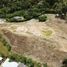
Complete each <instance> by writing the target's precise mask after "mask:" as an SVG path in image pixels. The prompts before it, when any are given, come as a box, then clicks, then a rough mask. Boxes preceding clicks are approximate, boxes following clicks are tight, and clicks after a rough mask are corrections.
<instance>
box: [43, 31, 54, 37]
mask: <svg viewBox="0 0 67 67" xmlns="http://www.w3.org/2000/svg"><path fill="white" fill-rule="evenodd" d="M52 33H53V31H52V30H43V31H42V35H44V37H50V36H51V35H52Z"/></svg>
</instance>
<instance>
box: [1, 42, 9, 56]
mask: <svg viewBox="0 0 67 67" xmlns="http://www.w3.org/2000/svg"><path fill="white" fill-rule="evenodd" d="M0 53H1V54H3V55H4V56H8V54H9V51H8V49H7V48H6V47H5V46H4V45H3V43H2V42H0Z"/></svg>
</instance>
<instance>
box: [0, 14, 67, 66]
mask: <svg viewBox="0 0 67 67" xmlns="http://www.w3.org/2000/svg"><path fill="white" fill-rule="evenodd" d="M48 17H49V18H48V20H47V21H46V22H39V21H38V20H34V19H32V20H30V21H26V22H23V23H3V24H1V25H0V29H1V30H2V32H3V35H5V36H6V39H7V41H8V42H10V43H11V47H12V51H14V52H16V53H18V54H22V55H26V56H28V57H31V58H32V59H34V60H36V61H40V62H44V63H47V64H48V67H61V65H62V61H63V60H64V59H65V58H67V45H66V44H67V30H66V29H67V26H66V23H65V20H61V19H59V18H55V15H54V14H53V15H52V14H48Z"/></svg>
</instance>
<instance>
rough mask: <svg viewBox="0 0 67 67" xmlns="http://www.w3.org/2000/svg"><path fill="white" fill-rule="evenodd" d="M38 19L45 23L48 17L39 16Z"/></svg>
mask: <svg viewBox="0 0 67 67" xmlns="http://www.w3.org/2000/svg"><path fill="white" fill-rule="evenodd" d="M38 19H39V21H41V22H44V21H46V20H47V16H46V15H41V16H39V18H38Z"/></svg>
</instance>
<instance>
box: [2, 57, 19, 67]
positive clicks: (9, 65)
mask: <svg viewBox="0 0 67 67" xmlns="http://www.w3.org/2000/svg"><path fill="white" fill-rule="evenodd" d="M9 60H10V59H9V58H7V59H6V60H5V62H4V63H2V64H1V66H2V67H18V65H19V63H17V62H9Z"/></svg>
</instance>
